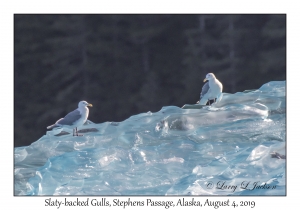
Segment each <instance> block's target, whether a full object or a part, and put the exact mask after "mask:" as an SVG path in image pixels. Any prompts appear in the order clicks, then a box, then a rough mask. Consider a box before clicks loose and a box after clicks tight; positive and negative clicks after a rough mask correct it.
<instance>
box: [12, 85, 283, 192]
mask: <svg viewBox="0 0 300 210" xmlns="http://www.w3.org/2000/svg"><path fill="white" fill-rule="evenodd" d="M285 85H286V83H285V81H278V82H277V81H276V82H275V81H274V82H269V83H267V84H265V85H263V86H262V87H261V88H260V89H258V90H254V91H245V92H241V93H236V94H224V96H223V99H222V101H221V102H220V103H219V104H218V105H213V106H210V107H204V108H202V109H199V107H200V106H198V107H197V105H194V106H192V109H181V108H179V107H175V106H167V107H163V108H162V109H161V110H160V111H159V112H156V113H152V112H147V113H142V114H138V115H135V116H132V117H130V118H128V119H127V120H125V121H123V122H118V123H116V122H105V123H100V124H89V125H85V126H83V127H82V128H81V129H91V130H90V131H92V132H87V133H84V136H82V137H73V136H72V133H71V134H69V135H61V136H54V134H55V131H54V132H47V134H46V135H44V136H43V137H42V138H40V139H39V140H37V141H36V142H34V143H32V144H31V145H30V146H26V147H18V148H15V154H14V155H15V158H14V163H15V183H14V187H15V189H14V191H15V195H285V194H286V170H285V169H286V160H285V155H286V154H285V151H286V149H285V148H286V147H285V145H286V98H285V92H286V91H285ZM197 108H198V109H197ZM87 131H88V130H87ZM274 154H276V155H274Z"/></svg>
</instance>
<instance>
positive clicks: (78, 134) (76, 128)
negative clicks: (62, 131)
mask: <svg viewBox="0 0 300 210" xmlns="http://www.w3.org/2000/svg"><path fill="white" fill-rule="evenodd" d="M76 136H83V135H81V134H78V130H77V127H76Z"/></svg>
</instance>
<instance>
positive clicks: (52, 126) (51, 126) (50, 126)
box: [47, 124, 59, 129]
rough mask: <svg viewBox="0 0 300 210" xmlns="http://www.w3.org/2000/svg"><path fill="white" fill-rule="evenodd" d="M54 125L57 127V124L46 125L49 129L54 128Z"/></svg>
mask: <svg viewBox="0 0 300 210" xmlns="http://www.w3.org/2000/svg"><path fill="white" fill-rule="evenodd" d="M55 127H59V126H57V125H55V124H53V125H49V126H48V127H47V129H51V128H55Z"/></svg>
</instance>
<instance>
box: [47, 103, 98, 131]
mask: <svg viewBox="0 0 300 210" xmlns="http://www.w3.org/2000/svg"><path fill="white" fill-rule="evenodd" d="M88 106H90V107H93V105H92V104H89V103H88V102H86V101H80V102H79V103H78V109H75V110H74V111H72V112H70V113H69V114H67V115H66V116H65V117H64V118H60V119H59V120H57V121H56V123H55V124H53V125H50V126H48V127H47V129H51V128H55V127H64V126H66V127H71V128H73V136H79V134H78V131H77V127H79V126H82V125H83V124H84V123H85V122H86V120H87V118H88V116H89V109H88V108H87V107H88Z"/></svg>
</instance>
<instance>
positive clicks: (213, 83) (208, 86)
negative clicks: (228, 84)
mask: <svg viewBox="0 0 300 210" xmlns="http://www.w3.org/2000/svg"><path fill="white" fill-rule="evenodd" d="M206 80H208V82H207V83H205V84H204V85H203V87H202V91H201V94H200V101H199V104H200V105H206V103H207V101H209V100H214V101H215V99H216V98H217V101H215V103H217V102H219V101H220V100H221V99H222V96H223V95H222V89H223V85H222V83H221V82H220V81H219V80H218V79H217V78H216V76H215V75H214V74H213V73H208V74H207V75H206V77H205V79H204V80H203V82H205V81H206Z"/></svg>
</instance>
